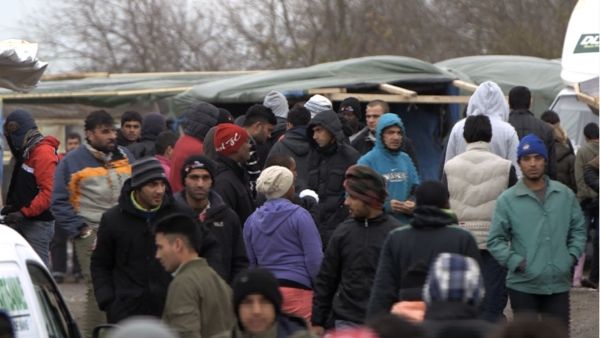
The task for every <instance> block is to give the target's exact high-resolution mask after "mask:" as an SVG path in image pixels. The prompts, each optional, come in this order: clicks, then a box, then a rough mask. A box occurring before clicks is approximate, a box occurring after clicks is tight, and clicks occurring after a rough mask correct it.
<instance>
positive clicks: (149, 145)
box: [128, 113, 167, 160]
mask: <svg viewBox="0 0 600 338" xmlns="http://www.w3.org/2000/svg"><path fill="white" fill-rule="evenodd" d="M166 130H167V123H166V122H165V118H164V117H163V116H162V115H160V114H158V113H152V114H148V115H146V116H145V117H144V119H143V120H142V139H141V141H139V142H137V143H134V144H132V145H130V146H129V147H128V148H129V151H131V153H132V154H133V157H135V159H136V160H138V159H140V158H142V157H147V156H154V155H156V138H157V137H158V134H160V133H162V132H163V131H166Z"/></svg>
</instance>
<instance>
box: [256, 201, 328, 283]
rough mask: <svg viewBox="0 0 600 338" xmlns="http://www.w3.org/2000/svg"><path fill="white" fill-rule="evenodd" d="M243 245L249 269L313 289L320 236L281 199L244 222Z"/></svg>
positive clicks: (309, 221) (320, 256) (301, 211)
mask: <svg viewBox="0 0 600 338" xmlns="http://www.w3.org/2000/svg"><path fill="white" fill-rule="evenodd" d="M244 243H245V244H246V251H247V253H248V259H249V260H250V267H257V266H260V267H263V268H266V269H269V270H271V272H272V273H273V274H274V275H275V277H277V279H286V280H289V281H293V282H296V283H300V284H302V285H304V286H306V287H308V288H310V289H312V288H313V286H314V282H315V279H316V278H317V273H318V272H319V267H320V266H321V260H322V259H323V251H322V245H321V236H320V235H319V231H318V230H317V227H316V226H315V222H314V221H313V219H312V217H311V216H310V214H309V213H308V211H306V210H304V209H303V208H302V207H300V206H298V205H295V204H293V203H292V202H290V201H289V200H287V199H283V198H272V199H269V200H267V202H265V204H263V206H262V207H260V208H258V209H257V210H256V211H255V212H254V213H253V214H252V215H250V217H248V219H247V220H246V223H245V225H244Z"/></svg>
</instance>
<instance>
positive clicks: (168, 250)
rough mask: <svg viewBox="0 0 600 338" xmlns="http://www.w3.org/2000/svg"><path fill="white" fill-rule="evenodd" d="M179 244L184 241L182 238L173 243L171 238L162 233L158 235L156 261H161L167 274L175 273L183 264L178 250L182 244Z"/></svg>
mask: <svg viewBox="0 0 600 338" xmlns="http://www.w3.org/2000/svg"><path fill="white" fill-rule="evenodd" d="M179 242H183V241H182V240H181V239H180V238H176V239H174V240H173V241H171V240H170V239H169V237H167V236H165V235H164V234H163V233H161V232H159V233H157V234H156V259H158V260H159V261H160V264H162V266H164V267H165V270H167V272H175V270H177V268H178V267H179V265H180V264H181V262H180V261H179V258H178V256H177V249H176V247H177V245H181V244H182V243H179Z"/></svg>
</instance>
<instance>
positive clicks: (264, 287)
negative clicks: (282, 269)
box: [232, 268, 283, 318]
mask: <svg viewBox="0 0 600 338" xmlns="http://www.w3.org/2000/svg"><path fill="white" fill-rule="evenodd" d="M232 289H233V308H234V310H235V314H236V316H237V317H238V318H239V309H240V303H241V302H242V301H243V300H244V298H246V296H248V295H250V294H253V293H259V294H261V295H263V296H264V297H266V298H267V299H268V300H270V301H271V303H273V306H275V312H276V313H277V314H280V313H281V303H282V302H283V297H282V296H281V292H280V291H279V280H277V278H275V276H274V275H273V273H272V272H271V271H269V270H267V269H264V268H250V269H247V270H244V271H242V272H241V273H240V274H239V275H237V277H235V280H234V281H233V285H232Z"/></svg>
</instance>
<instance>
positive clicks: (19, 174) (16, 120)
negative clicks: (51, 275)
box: [0, 110, 60, 268]
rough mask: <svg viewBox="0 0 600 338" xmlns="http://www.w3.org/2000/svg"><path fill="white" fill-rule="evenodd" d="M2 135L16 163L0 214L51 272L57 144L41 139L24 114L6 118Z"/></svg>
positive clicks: (17, 112) (21, 111)
mask: <svg viewBox="0 0 600 338" xmlns="http://www.w3.org/2000/svg"><path fill="white" fill-rule="evenodd" d="M4 135H5V136H6V142H7V143H8V146H9V148H10V152H11V154H12V156H13V159H14V160H15V161H16V163H15V165H14V168H13V172H12V176H11V179H10V186H9V188H8V195H7V198H6V205H5V206H4V208H2V211H1V212H0V214H2V215H4V216H5V218H4V221H5V223H6V225H8V226H9V227H11V228H13V229H14V230H15V231H17V232H18V233H19V234H20V235H21V236H23V237H24V238H25V239H26V240H27V242H28V243H29V244H31V247H32V248H33V250H35V252H36V253H37V254H38V256H40V258H41V259H42V261H43V262H44V264H46V266H47V267H48V268H50V258H49V257H48V251H49V250H50V241H51V240H52V237H54V215H53V214H52V212H51V211H50V201H51V199H52V196H51V192H52V186H53V184H54V170H55V169H56V163H58V156H57V155H56V150H57V149H58V145H59V144H60V142H59V141H58V140H57V139H56V138H54V137H52V136H45V137H44V136H43V135H42V134H41V133H40V132H39V130H38V127H37V125H36V124H35V120H34V119H33V117H31V115H30V114H29V113H28V112H26V111H24V110H15V111H14V112H12V113H10V114H9V115H8V117H6V121H4Z"/></svg>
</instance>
